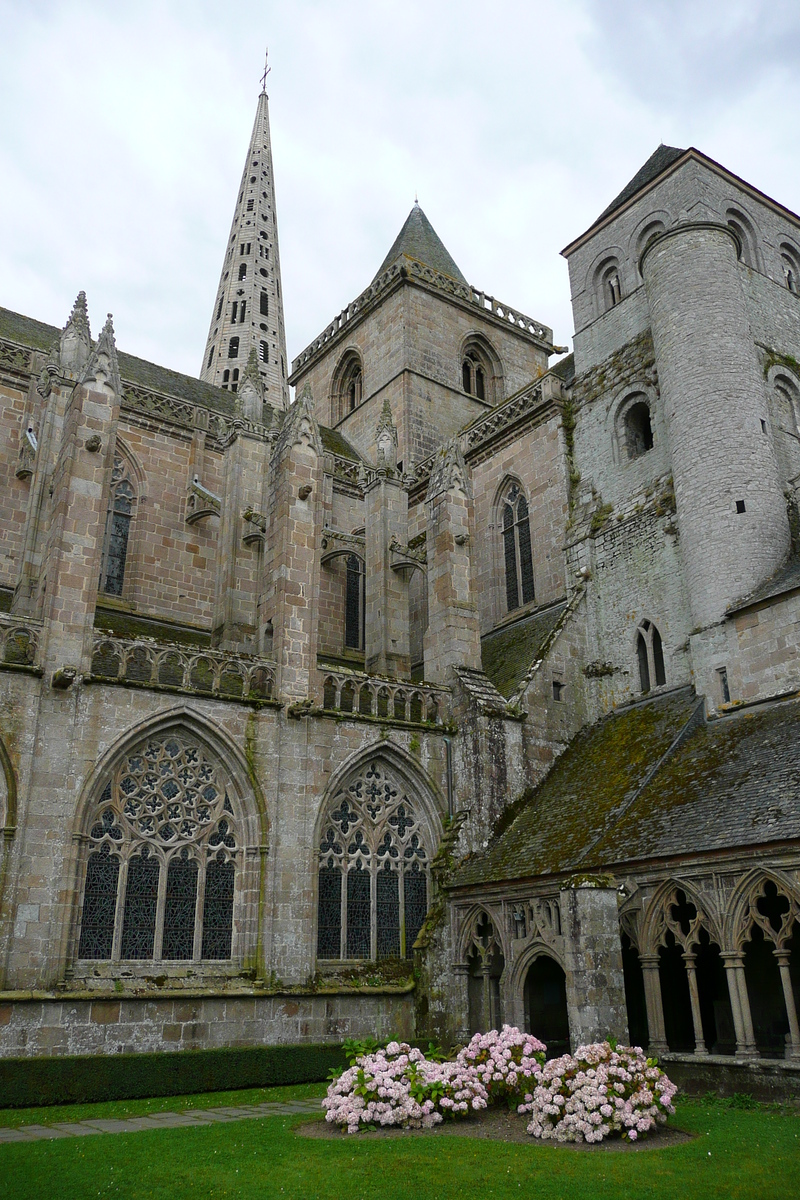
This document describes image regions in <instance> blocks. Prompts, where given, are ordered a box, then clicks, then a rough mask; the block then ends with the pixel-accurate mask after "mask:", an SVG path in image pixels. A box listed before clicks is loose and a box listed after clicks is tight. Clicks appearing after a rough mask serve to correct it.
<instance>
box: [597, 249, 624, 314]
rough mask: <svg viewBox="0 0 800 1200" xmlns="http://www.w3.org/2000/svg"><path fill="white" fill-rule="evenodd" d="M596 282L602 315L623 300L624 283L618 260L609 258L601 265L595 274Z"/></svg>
mask: <svg viewBox="0 0 800 1200" xmlns="http://www.w3.org/2000/svg"><path fill="white" fill-rule="evenodd" d="M594 281H595V289H596V295H597V298H598V307H599V311H600V312H601V313H602V312H606V311H607V310H608V309H609V308H614V307H615V306H616V305H617V304H619V302H620V300H621V299H622V281H621V278H620V273H619V263H618V261H617V259H616V258H607V259H605V260H604V261H603V262H602V263H601V264H600V266H599V267H598V268H597V270H596V272H595V275H594Z"/></svg>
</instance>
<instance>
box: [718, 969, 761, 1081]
mask: <svg viewBox="0 0 800 1200" xmlns="http://www.w3.org/2000/svg"><path fill="white" fill-rule="evenodd" d="M722 961H723V962H724V964H725V970H726V972H727V976H728V991H729V992H730V997H731V1009H732V1010H733V1019H734V1022H735V1021H736V1011H737V1007H738V1011H739V1015H740V1021H741V1029H739V1028H737V1030H736V1057H737V1058H757V1057H758V1051H757V1050H756V1035H755V1033H754V1031H753V1017H752V1015H751V1013H750V997H749V996H748V994H747V980H746V979H745V975H744V955H743V954H723V956H722Z"/></svg>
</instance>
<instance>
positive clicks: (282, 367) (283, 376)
mask: <svg viewBox="0 0 800 1200" xmlns="http://www.w3.org/2000/svg"><path fill="white" fill-rule="evenodd" d="M281 377H282V378H283V379H285V378H286V367H285V366H284V363H283V355H281Z"/></svg>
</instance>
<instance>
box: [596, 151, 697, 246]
mask: <svg viewBox="0 0 800 1200" xmlns="http://www.w3.org/2000/svg"><path fill="white" fill-rule="evenodd" d="M685 153H686V151H685V150H680V149H678V147H677V146H665V145H664V143H663V142H662V143H661V145H660V146H659V147H658V149H657V150H654V151H653V153H652V154H651V155H650V157H649V158H648V160H647V162H646V163H645V164H644V166H642V167H640V168H639V170H638V171H637V172H636V174H635V175H634V177H633V179H632V180H631V181H630V183H627V184H626V185H625V187H624V188H623V189H622V191H621V192H620V194H619V195H618V196H617V197H615V199H614V200H612V201H611V203H610V204H609V206H608V208H604V209H603V211H602V212H601V213H600V216H599V217H598V218H597V221H595V222H594V224H595V225H597V223H598V222H599V221H602V220H603V219H604V218H605V217H608V216H610V214H611V213H612V212H614V211H615V209H617V208H622V205H623V204H625V203H626V202H627V201H628V200H630V199H631V197H632V196H635V195H636V193H637V192H640V191H641V190H642V188H643V187H647V185H648V183H652V182H653V180H654V179H656V178H657V177H658V176H659V175H660V174H661V172H662V171H666V169H667V167H671V166H672V164H673V163H674V162H677V160H678V159H679V158H680V157H681V155H682V154H685Z"/></svg>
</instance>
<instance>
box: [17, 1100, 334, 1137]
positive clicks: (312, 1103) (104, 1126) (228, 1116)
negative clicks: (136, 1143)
mask: <svg viewBox="0 0 800 1200" xmlns="http://www.w3.org/2000/svg"><path fill="white" fill-rule="evenodd" d="M320 1111H321V1106H320V1102H319V1100H286V1101H285V1102H283V1103H282V1102H280V1101H276V1100H266V1101H265V1102H264V1103H263V1104H242V1105H238V1106H237V1105H230V1106H221V1107H220V1108H189V1109H186V1110H185V1111H184V1112H160V1113H147V1114H146V1115H144V1116H141V1117H120V1118H113V1117H107V1118H98V1119H97V1120H87V1121H61V1122H54V1123H53V1124H52V1125H20V1126H19V1128H17V1129H4V1128H3V1127H1V1126H0V1144H3V1143H9V1142H37V1141H43V1140H45V1139H52V1138H64V1137H88V1136H90V1135H92V1134H103V1133H140V1132H141V1131H142V1130H146V1129H189V1128H193V1127H194V1128H202V1127H203V1126H209V1125H214V1124H221V1123H225V1122H229V1121H246V1120H251V1121H252V1120H258V1119H263V1118H264V1117H278V1116H286V1117H290V1116H296V1115H297V1114H298V1113H318V1112H320Z"/></svg>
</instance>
